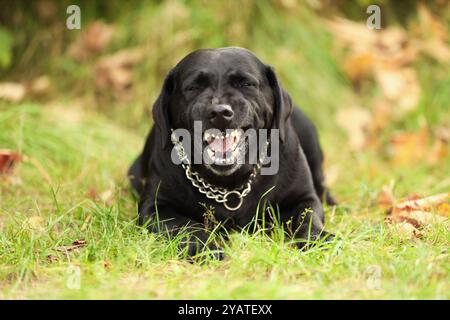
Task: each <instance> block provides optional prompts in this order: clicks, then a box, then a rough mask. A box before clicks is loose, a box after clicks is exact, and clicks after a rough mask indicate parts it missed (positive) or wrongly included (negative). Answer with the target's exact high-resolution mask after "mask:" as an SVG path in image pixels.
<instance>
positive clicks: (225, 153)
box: [203, 129, 244, 166]
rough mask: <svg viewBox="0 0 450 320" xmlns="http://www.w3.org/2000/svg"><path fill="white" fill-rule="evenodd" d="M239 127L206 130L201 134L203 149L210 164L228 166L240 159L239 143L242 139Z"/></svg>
mask: <svg viewBox="0 0 450 320" xmlns="http://www.w3.org/2000/svg"><path fill="white" fill-rule="evenodd" d="M243 136H244V135H243V131H242V130H241V129H227V130H225V132H222V131H219V130H207V131H205V132H204V134H203V141H204V143H205V144H206V146H205V150H206V154H207V155H208V157H209V159H210V160H211V164H215V165H218V166H229V165H233V164H235V163H236V162H237V161H238V160H239V159H240V154H241V151H242V150H241V148H240V147H241V145H242V142H243V141H244V139H243Z"/></svg>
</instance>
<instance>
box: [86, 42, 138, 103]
mask: <svg viewBox="0 0 450 320" xmlns="http://www.w3.org/2000/svg"><path fill="white" fill-rule="evenodd" d="M144 56H145V51H144V50H143V49H142V48H132V49H124V50H121V51H119V52H116V53H115V54H113V55H111V56H107V57H103V58H101V59H100V60H99V61H98V62H97V64H96V67H95V84H96V87H97V90H99V91H100V92H102V91H103V92H111V91H112V92H114V94H115V96H116V98H126V97H127V95H126V94H127V93H128V91H129V89H130V88H131V85H132V82H133V70H132V68H133V66H134V65H136V64H137V63H138V62H140V61H141V60H142V59H143V58H144Z"/></svg>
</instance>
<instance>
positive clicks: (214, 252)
mask: <svg viewBox="0 0 450 320" xmlns="http://www.w3.org/2000/svg"><path fill="white" fill-rule="evenodd" d="M181 249H182V252H183V253H184V254H185V255H186V257H187V258H188V259H189V260H191V261H199V260H206V259H208V258H212V259H215V260H223V259H224V257H225V256H224V252H223V250H222V249H221V248H218V247H217V246H216V245H215V244H213V243H211V241H210V240H209V236H208V234H207V233H206V232H203V231H200V232H195V233H193V234H190V235H189V236H188V237H187V239H185V240H183V241H182V243H181Z"/></svg>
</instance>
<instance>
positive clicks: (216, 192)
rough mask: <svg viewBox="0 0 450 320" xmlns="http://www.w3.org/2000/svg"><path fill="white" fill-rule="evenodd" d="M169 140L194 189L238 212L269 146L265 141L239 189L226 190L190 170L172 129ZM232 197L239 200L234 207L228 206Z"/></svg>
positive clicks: (188, 161) (181, 146)
mask: <svg viewBox="0 0 450 320" xmlns="http://www.w3.org/2000/svg"><path fill="white" fill-rule="evenodd" d="M171 140H172V143H173V144H174V147H175V149H176V151H177V154H178V158H179V159H180V161H181V166H182V167H183V169H184V172H185V174H186V178H187V179H188V180H189V181H190V182H191V183H192V185H193V186H194V187H196V188H197V190H198V191H199V192H200V193H202V194H204V195H205V196H206V197H207V198H209V199H212V200H215V201H216V202H217V203H222V204H223V205H224V207H225V208H226V209H227V210H229V211H236V210H238V209H239V208H240V207H241V206H242V203H243V202H244V197H246V196H247V195H248V194H249V193H250V191H251V190H252V183H253V181H254V180H255V178H256V176H257V175H258V173H259V171H260V169H261V166H262V163H263V161H264V159H265V156H266V151H267V146H268V145H269V141H267V143H266V146H265V150H263V152H262V155H261V157H260V159H259V161H258V163H257V164H256V165H255V166H254V168H253V171H252V173H251V174H250V176H249V178H248V180H247V181H246V182H245V183H244V184H242V185H241V186H240V187H238V188H236V189H233V190H228V189H226V188H223V187H219V186H215V185H212V184H210V183H208V182H206V181H205V179H203V178H202V177H201V176H200V174H199V173H198V172H196V171H195V170H193V169H192V165H191V162H190V160H189V158H188V156H187V154H186V151H185V150H184V147H183V145H182V143H181V142H180V141H179V139H178V138H177V137H176V136H175V133H174V132H173V129H172V135H171ZM232 195H235V196H237V198H238V199H239V202H238V203H237V205H235V206H231V205H229V204H228V201H229V200H230V196H232Z"/></svg>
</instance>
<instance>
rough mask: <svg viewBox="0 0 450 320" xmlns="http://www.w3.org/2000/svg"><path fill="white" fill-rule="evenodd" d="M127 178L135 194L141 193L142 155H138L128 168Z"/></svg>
mask: <svg viewBox="0 0 450 320" xmlns="http://www.w3.org/2000/svg"><path fill="white" fill-rule="evenodd" d="M128 179H129V180H130V183H131V186H132V187H133V189H134V190H136V191H137V194H141V192H142V188H143V180H142V179H143V172H142V155H139V157H137V158H136V160H134V162H133V164H132V165H131V167H130V169H128Z"/></svg>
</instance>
